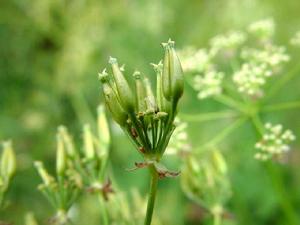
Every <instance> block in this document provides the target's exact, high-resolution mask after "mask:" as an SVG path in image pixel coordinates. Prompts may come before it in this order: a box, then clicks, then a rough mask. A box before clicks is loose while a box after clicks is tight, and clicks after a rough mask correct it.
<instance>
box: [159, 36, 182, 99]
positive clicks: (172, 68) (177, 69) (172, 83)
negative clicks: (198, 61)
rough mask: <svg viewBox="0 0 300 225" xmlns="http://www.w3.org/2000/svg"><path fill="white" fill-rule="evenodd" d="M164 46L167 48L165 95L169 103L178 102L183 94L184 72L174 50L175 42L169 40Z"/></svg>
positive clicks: (163, 79) (163, 82) (164, 77)
mask: <svg viewBox="0 0 300 225" xmlns="http://www.w3.org/2000/svg"><path fill="white" fill-rule="evenodd" d="M163 46H164V48H165V57H164V64H163V74H162V85H163V93H164V96H165V98H166V99H167V100H168V101H171V99H173V100H174V101H175V102H177V101H178V99H179V98H180V97H181V96H182V94H183V88H184V81H183V71H182V67H181V63H180V60H179V58H178V56H177V54H176V51H175V48H174V42H173V41H171V40H169V41H168V43H164V44H163Z"/></svg>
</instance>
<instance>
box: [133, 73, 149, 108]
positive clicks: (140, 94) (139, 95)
mask: <svg viewBox="0 0 300 225" xmlns="http://www.w3.org/2000/svg"><path fill="white" fill-rule="evenodd" d="M133 76H134V78H135V88H136V103H137V112H138V113H144V112H146V109H147V106H146V101H145V98H146V90H145V89H146V88H145V86H144V83H143V82H142V80H141V73H140V72H139V71H135V72H134V73H133Z"/></svg>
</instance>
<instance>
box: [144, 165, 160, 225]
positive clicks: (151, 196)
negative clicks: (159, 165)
mask: <svg viewBox="0 0 300 225" xmlns="http://www.w3.org/2000/svg"><path fill="white" fill-rule="evenodd" d="M149 170H150V175H151V182H150V191H149V197H148V204H147V213H146V218H145V223H144V225H150V224H151V221H152V215H153V209H154V203H155V197H156V190H157V183H158V173H157V171H156V170H155V168H154V166H153V165H150V167H149Z"/></svg>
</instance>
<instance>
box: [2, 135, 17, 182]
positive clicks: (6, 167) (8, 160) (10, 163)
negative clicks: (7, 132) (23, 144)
mask: <svg viewBox="0 0 300 225" xmlns="http://www.w3.org/2000/svg"><path fill="white" fill-rule="evenodd" d="M0 166H1V176H2V177H3V179H5V180H6V179H7V180H10V179H11V177H12V176H13V175H14V174H15V172H16V168H17V160H16V155H15V153H14V150H13V148H12V144H11V141H6V142H4V143H3V152H2V156H1V163H0Z"/></svg>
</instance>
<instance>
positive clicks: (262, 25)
mask: <svg viewBox="0 0 300 225" xmlns="http://www.w3.org/2000/svg"><path fill="white" fill-rule="evenodd" d="M248 31H249V33H251V34H253V35H255V36H256V37H257V38H259V39H261V40H268V39H270V38H271V37H272V36H273V35H274V31H275V24H274V20H273V19H271V18H269V19H264V20H259V21H256V22H254V23H252V24H250V25H249V27H248Z"/></svg>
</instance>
